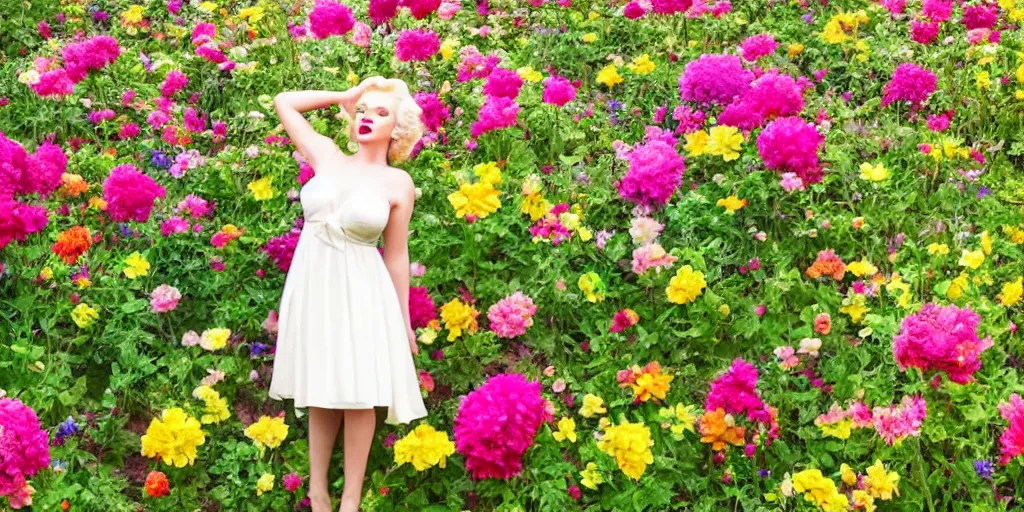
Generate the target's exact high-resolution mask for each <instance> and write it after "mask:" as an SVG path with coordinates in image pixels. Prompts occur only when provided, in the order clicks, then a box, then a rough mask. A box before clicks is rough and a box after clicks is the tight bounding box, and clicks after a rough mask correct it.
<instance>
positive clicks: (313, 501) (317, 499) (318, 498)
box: [309, 493, 331, 512]
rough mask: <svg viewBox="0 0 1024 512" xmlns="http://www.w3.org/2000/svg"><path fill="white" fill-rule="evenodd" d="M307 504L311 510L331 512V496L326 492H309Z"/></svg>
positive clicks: (314, 511)
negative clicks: (318, 493)
mask: <svg viewBox="0 0 1024 512" xmlns="http://www.w3.org/2000/svg"><path fill="white" fill-rule="evenodd" d="M309 506H310V508H311V509H312V510H313V512H331V497H330V496H329V495H327V494H320V495H317V494H314V493H310V494H309Z"/></svg>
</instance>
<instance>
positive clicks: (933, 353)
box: [892, 304, 992, 384]
mask: <svg viewBox="0 0 1024 512" xmlns="http://www.w3.org/2000/svg"><path fill="white" fill-rule="evenodd" d="M979 322H981V317H980V316H979V315H978V314H977V313H975V312H973V311H971V310H970V308H964V309H960V308H958V307H956V306H954V305H949V306H939V305H937V304H925V305H924V307H922V308H921V311H920V312H918V313H915V314H912V315H909V316H907V317H906V318H904V319H903V322H902V323H901V324H900V332H899V334H897V335H896V337H895V338H893V345H892V350H893V355H895V357H896V363H897V364H898V365H899V367H900V370H905V369H906V368H907V367H914V368H918V369H920V370H922V371H928V370H938V371H941V372H945V373H947V374H948V375H949V379H950V380H951V381H953V382H956V383H959V384H966V383H968V382H972V381H974V375H973V374H974V372H976V371H978V370H979V369H981V353H982V352H984V351H985V350H986V349H988V348H989V347H991V346H992V338H985V339H978V323H979Z"/></svg>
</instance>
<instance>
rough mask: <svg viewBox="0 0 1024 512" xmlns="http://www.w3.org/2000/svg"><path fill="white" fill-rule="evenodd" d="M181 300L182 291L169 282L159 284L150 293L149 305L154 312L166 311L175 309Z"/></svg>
mask: <svg viewBox="0 0 1024 512" xmlns="http://www.w3.org/2000/svg"><path fill="white" fill-rule="evenodd" d="M180 300H181V292H180V291H178V289H177V288H175V287H173V286H171V285H169V284H166V283H165V284H161V285H160V286H157V287H156V289H154V290H153V292H152V293H150V295H149V305H150V307H152V309H153V312H154V313H166V312H168V311H174V309H175V308H177V307H178V301H180Z"/></svg>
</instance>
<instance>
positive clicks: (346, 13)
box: [309, 0, 356, 39]
mask: <svg viewBox="0 0 1024 512" xmlns="http://www.w3.org/2000/svg"><path fill="white" fill-rule="evenodd" d="M355 23H356V20H355V18H354V17H352V9H349V8H348V6H345V5H342V4H339V3H338V2H335V1H333V0H316V5H315V6H314V7H313V11H312V12H310V13H309V28H310V31H311V32H313V35H314V36H316V37H317V39H325V38H328V37H330V36H341V35H345V34H346V33H348V31H349V30H352V27H353V26H355Z"/></svg>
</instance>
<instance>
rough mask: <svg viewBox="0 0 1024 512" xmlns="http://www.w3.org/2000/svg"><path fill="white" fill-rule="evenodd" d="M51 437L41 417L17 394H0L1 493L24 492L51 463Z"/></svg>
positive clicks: (2, 494)
mask: <svg viewBox="0 0 1024 512" xmlns="http://www.w3.org/2000/svg"><path fill="white" fill-rule="evenodd" d="M49 444H50V440H49V435H47V433H46V431H45V430H43V429H42V428H40V425H39V417H38V416H36V412H35V411H33V410H32V408H31V407H29V406H27V405H25V404H24V403H23V402H22V401H21V400H18V399H17V398H0V496H11V495H15V494H16V493H19V492H21V491H22V490H23V489H24V488H25V485H26V480H27V479H28V478H30V477H32V476H33V475H35V474H36V473H37V472H38V471H39V470H40V469H43V468H45V467H47V466H49V465H50V446H49Z"/></svg>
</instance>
